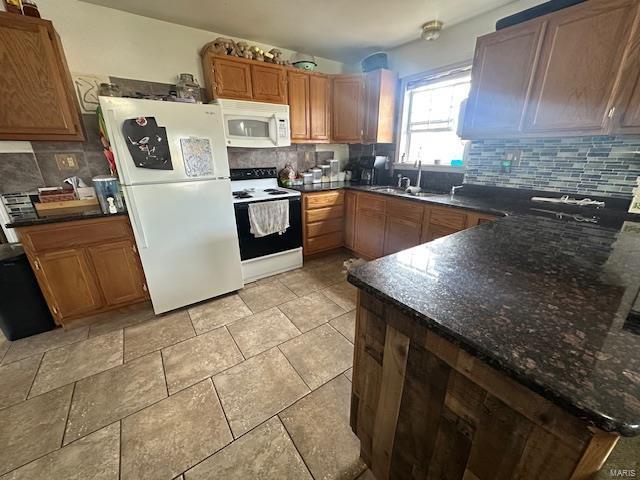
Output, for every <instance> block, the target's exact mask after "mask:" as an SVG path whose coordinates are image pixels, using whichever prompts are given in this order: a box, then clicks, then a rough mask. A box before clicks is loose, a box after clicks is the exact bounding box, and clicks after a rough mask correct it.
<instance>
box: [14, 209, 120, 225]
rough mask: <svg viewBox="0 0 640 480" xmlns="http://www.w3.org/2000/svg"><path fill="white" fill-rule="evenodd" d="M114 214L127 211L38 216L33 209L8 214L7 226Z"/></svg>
mask: <svg viewBox="0 0 640 480" xmlns="http://www.w3.org/2000/svg"><path fill="white" fill-rule="evenodd" d="M114 215H127V212H120V213H102V210H88V211H84V212H76V213H64V214H61V215H47V216H40V215H38V214H37V213H36V212H35V211H34V212H33V213H26V214H22V215H10V218H11V222H9V223H7V224H6V226H7V228H19V227H31V226H34V225H44V224H47V223H59V222H75V221H77V220H88V219H90V218H102V217H112V216H114Z"/></svg>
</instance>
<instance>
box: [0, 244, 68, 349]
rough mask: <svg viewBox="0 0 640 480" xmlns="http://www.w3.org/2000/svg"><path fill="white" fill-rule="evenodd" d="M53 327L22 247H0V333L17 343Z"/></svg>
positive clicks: (49, 313)
mask: <svg viewBox="0 0 640 480" xmlns="http://www.w3.org/2000/svg"><path fill="white" fill-rule="evenodd" d="M54 328H55V323H54V321H53V318H52V317H51V312H49V307H47V303H46V302H45V300H44V297H43V296H42V292H41V291H40V287H39V286H38V282H37V281H36V277H35V275H34V274H33V271H32V270H31V266H30V265H29V260H27V255H26V254H25V253H24V250H23V249H22V245H20V244H19V243H9V244H3V245H0V330H2V332H3V333H4V336H5V337H6V338H7V340H17V339H19V338H24V337H29V336H31V335H35V334H37V333H42V332H46V331H48V330H53V329H54Z"/></svg>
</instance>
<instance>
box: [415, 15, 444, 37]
mask: <svg viewBox="0 0 640 480" xmlns="http://www.w3.org/2000/svg"><path fill="white" fill-rule="evenodd" d="M443 25H444V24H443V23H442V22H441V21H440V20H431V21H429V22H427V23H425V24H424V25H422V34H421V37H422V39H423V40H427V41H429V40H437V39H438V38H439V37H440V32H441V31H442V26H443Z"/></svg>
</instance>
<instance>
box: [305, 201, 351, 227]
mask: <svg viewBox="0 0 640 480" xmlns="http://www.w3.org/2000/svg"><path fill="white" fill-rule="evenodd" d="M304 214H305V216H306V221H307V223H314V222H322V221H323V220H328V219H330V218H342V217H343V216H344V205H336V206H334V207H327V208H318V209H315V210H307V211H305V212H304Z"/></svg>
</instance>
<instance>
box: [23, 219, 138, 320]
mask: <svg viewBox="0 0 640 480" xmlns="http://www.w3.org/2000/svg"><path fill="white" fill-rule="evenodd" d="M18 232H19V234H20V237H21V239H22V243H23V246H24V249H25V252H26V253H27V257H28V258H29V262H30V263H31V267H32V268H33V270H34V272H35V274H36V279H37V280H38V284H39V285H40V289H41V290H42V293H43V294H44V297H45V299H46V301H47V304H48V305H49V309H50V310H51V313H52V314H53V317H54V319H55V321H56V323H57V324H59V325H67V324H69V323H71V322H73V320H75V319H78V318H82V317H84V316H87V315H93V314H95V313H99V312H103V311H108V310H112V309H114V308H117V307H121V306H124V305H128V304H132V303H137V302H140V301H143V300H146V299H148V298H149V296H148V292H147V286H146V280H145V277H144V272H143V270H142V265H141V263H140V259H139V258H138V254H137V249H136V245H135V241H134V239H133V232H132V231H131V226H130V224H129V219H128V218H127V217H126V216H125V215H118V216H114V217H107V218H98V219H91V220H78V221H74V222H64V223H49V224H44V225H34V226H29V227H20V228H18Z"/></svg>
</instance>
